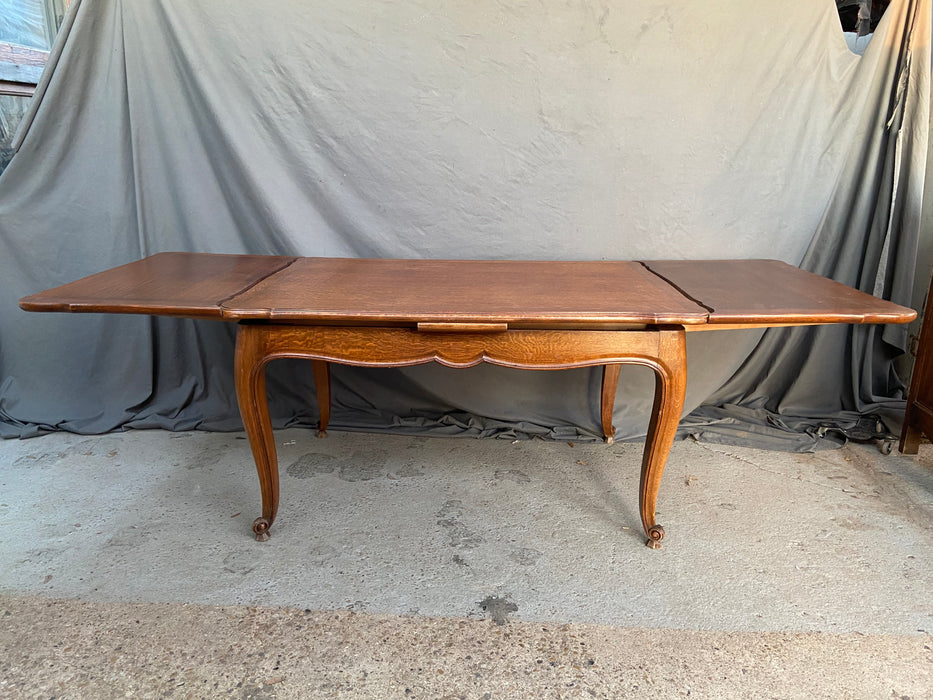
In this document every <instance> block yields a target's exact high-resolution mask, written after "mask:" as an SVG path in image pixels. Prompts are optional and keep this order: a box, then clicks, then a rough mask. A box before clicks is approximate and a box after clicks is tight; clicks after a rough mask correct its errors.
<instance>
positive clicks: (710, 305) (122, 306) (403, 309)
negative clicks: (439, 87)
mask: <svg viewBox="0 0 933 700" xmlns="http://www.w3.org/2000/svg"><path fill="white" fill-rule="evenodd" d="M20 306H21V307H22V308H23V309H25V310H27V311H70V312H99V313H135V314H152V315H164V316H182V317H189V318H210V319H218V320H228V321H262V320H264V321H272V322H283V323H307V324H314V323H324V324H339V325H380V326H382V325H389V326H414V325H417V324H426V325H430V324H440V325H443V324H476V325H477V326H501V327H503V328H505V327H508V328H562V327H575V328H611V327H625V326H628V325H683V326H685V327H688V328H692V329H695V330H700V329H701V328H704V329H712V328H713V327H717V326H718V327H723V328H725V327H732V326H736V325H750V326H769V325H796V324H802V323H905V322H908V321H911V320H913V319H914V318H915V317H916V312H914V311H913V310H911V309H908V308H905V307H903V306H899V305H897V304H893V303H891V302H888V301H885V300H882V299H878V298H876V297H874V296H871V295H870V294H865V293H863V292H860V291H858V290H855V289H852V288H850V287H847V286H845V285H842V284H839V283H837V282H834V281H832V280H829V279H826V278H824V277H820V276H818V275H814V274H811V273H808V272H804V271H802V270H799V269H798V268H795V267H793V266H792V265H788V264H786V263H783V262H779V261H776V260H702V261H696V260H691V261H686V260H665V261H645V262H638V261H525V260H394V259H388V260H386V259H382V260H371V259H348V258H297V257H287V256H263V255H216V254H209V253H160V254H158V255H153V256H150V257H148V258H144V259H143V260H139V261H137V262H133V263H129V264H127V265H122V266H120V267H116V268H112V269H110V270H106V271H104V272H100V273H97V274H95V275H91V276H90V277H85V278H84V279H81V280H78V281H76V282H72V283H70V284H66V285H63V286H61V287H56V288H54V289H50V290H47V291H44V292H40V293H38V294H33V295H31V296H27V297H24V298H23V299H21V300H20Z"/></svg>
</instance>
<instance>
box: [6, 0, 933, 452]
mask: <svg viewBox="0 0 933 700" xmlns="http://www.w3.org/2000/svg"><path fill="white" fill-rule="evenodd" d="M552 5H553V6H552ZM930 24H931V8H930V0H894V1H893V2H892V3H891V5H890V6H889V8H888V10H887V12H886V13H885V17H884V18H883V20H882V21H881V23H880V24H879V26H878V28H877V30H876V31H875V34H874V36H873V38H872V39H871V41H870V42H869V45H868V47H867V49H866V51H865V53H864V55H862V56H857V55H855V54H853V53H852V52H851V51H849V50H848V48H847V46H846V42H845V39H844V37H843V34H842V31H841V28H840V26H839V21H838V17H837V15H836V10H835V6H834V3H833V2H831V1H830V0H825V2H814V1H813V0H791V1H790V2H785V3H780V4H776V3H770V4H768V3H765V4H759V3H756V4H750V3H747V2H745V1H744V0H743V1H740V0H727V1H726V2H722V3H716V4H715V7H713V6H711V5H710V4H709V3H706V2H699V0H684V2H679V3H673V4H671V3H666V2H661V1H660V0H647V1H646V2H642V3H638V6H637V7H629V6H626V7H620V6H619V5H618V3H610V2H608V1H605V2H599V1H597V2H593V3H562V4H559V6H558V4H554V3H552V4H544V5H539V4H531V3H526V2H511V1H509V2H491V1H488V0H477V1H476V2H472V3H454V2H446V1H445V0H440V1H437V0H432V1H431V2H427V1H426V0H399V1H398V2H380V3H374V2H366V1H363V0H341V1H340V2H328V1H325V2H315V3H304V2H300V1H298V0H283V1H282V2H279V3H274V4H266V3H221V2H219V0H203V1H202V2H198V3H191V2H186V1H184V0H76V1H75V2H73V3H72V5H71V8H70V10H69V14H68V16H67V17H66V20H65V24H64V26H63V28H62V30H61V32H60V34H59V37H58V40H57V42H56V45H55V46H54V47H53V50H52V55H51V59H50V62H49V65H48V66H47V68H46V70H45V72H44V73H43V77H42V81H41V83H40V85H39V87H38V89H37V93H36V98H35V100H34V102H33V104H32V107H31V110H30V112H29V114H27V116H26V118H25V119H24V120H23V125H22V127H21V131H20V133H19V135H18V140H17V142H16V144H15V147H16V149H17V152H16V154H15V156H14V157H13V159H12V161H11V163H10V165H9V166H8V168H7V170H6V171H5V172H4V173H3V175H2V176H0V300H2V303H0V434H2V435H4V436H6V437H14V436H20V437H22V436H29V435H34V434H38V433H41V432H43V431H47V430H70V431H76V432H81V433H98V432H104V431H109V430H114V429H119V428H127V427H136V428H146V427H164V428H169V429H173V430H184V429H193V428H201V429H213V430H230V429H238V428H239V427H240V425H241V424H240V421H239V416H238V412H237V408H236V400H235V393H234V390H233V373H232V356H233V337H234V330H235V329H234V328H233V327H232V326H230V325H228V324H224V323H218V322H209V321H194V320H185V319H165V318H159V319H152V318H146V317H130V316H95V315H80V316H78V315H66V314H27V313H25V312H22V311H21V310H19V309H18V308H17V306H16V300H17V299H18V298H19V297H21V296H24V295H26V294H29V293H33V292H36V291H39V290H41V289H45V288H48V287H52V286H56V285H58V284H62V283H65V282H68V281H71V280H73V279H76V278H78V277H81V276H84V275H87V274H91V273H93V272H97V271H100V270H103V269H105V268H108V267H112V266H115V265H118V264H122V263H125V262H128V261H131V260H134V259H138V258H140V257H142V256H145V255H149V254H153V253H156V252H161V251H168V250H180V251H194V252H217V253H270V254H285V255H313V256H348V257H399V258H401V257H406V258H412V257H413V258H445V259H469V258H476V259H501V258H505V259H541V260H567V259H586V260H591V259H642V260H650V259H664V258H693V259H716V258H778V259H781V260H784V261H786V262H789V263H791V264H795V265H801V266H802V267H804V268H806V269H809V270H812V271H815V272H818V273H820V274H824V275H826V276H829V277H832V278H834V279H838V280H840V281H842V282H845V283H847V284H850V285H852V286H856V287H858V288H860V289H862V290H864V291H868V292H871V293H875V294H878V295H879V296H884V297H885V298H888V299H891V300H893V301H895V302H898V303H901V304H905V305H909V303H910V293H911V288H912V284H913V274H914V267H915V257H916V251H917V245H918V240H919V236H920V208H921V200H922V191H923V179H924V175H925V166H926V155H927V139H928V128H929V96H930ZM905 349H906V335H905V330H904V329H903V328H901V327H890V328H885V329H881V328H869V327H864V328H851V327H845V326H840V327H826V328H805V329H792V330H774V331H767V332H764V333H763V332H761V331H757V330H741V331H722V332H715V333H695V334H691V335H690V336H689V341H688V359H689V371H690V376H689V380H688V388H687V400H686V406H685V413H690V415H689V416H687V417H686V418H685V420H684V422H683V426H682V430H683V432H684V433H685V434H693V435H696V436H699V437H701V438H705V439H713V440H726V441H737V442H744V443H746V444H762V445H769V444H774V445H778V444H780V441H781V440H788V441H789V442H787V443H785V444H786V445H789V446H791V448H792V449H810V448H812V447H813V446H814V445H815V444H816V443H818V442H819V441H820V440H819V438H818V437H816V432H815V429H816V427H817V426H825V425H837V424H845V423H846V422H847V421H848V422H851V421H852V420H854V419H858V418H859V417H861V416H864V415H867V414H874V413H877V412H879V411H886V412H887V413H888V414H890V415H896V413H897V411H898V410H902V409H903V393H904V391H903V385H902V382H901V380H900V378H899V377H898V376H897V374H896V372H895V370H894V367H895V363H894V361H895V359H896V358H897V356H898V355H899V354H901V353H903V352H904V351H905ZM269 378H270V383H269V393H270V398H271V400H272V405H271V408H272V414H273V420H274V424H275V425H276V426H279V427H281V426H286V425H308V424H312V423H314V421H315V420H316V415H317V408H316V406H315V405H314V399H313V396H314V386H313V379H312V377H311V371H310V368H309V367H308V364H307V363H303V362H298V361H278V362H276V363H273V364H272V365H271V366H270V370H269ZM333 382H334V386H333V401H334V405H333V413H332V419H331V425H332V426H333V427H334V428H336V429H340V428H343V429H351V430H353V429H359V430H372V431H379V430H394V431H404V432H411V433H423V434H444V435H474V436H499V437H503V436H504V437H517V438H522V437H528V436H541V437H547V438H553V439H597V438H598V436H599V432H600V429H599V416H598V414H597V406H598V400H597V397H598V393H599V372H598V370H590V369H581V370H567V371H562V372H521V371H516V370H509V369H505V368H500V367H492V366H479V367H476V368H472V369H469V370H451V369H448V368H443V367H440V366H436V365H424V366H418V367H411V368H402V369H378V370H377V369H365V368H349V367H335V368H334V370H333ZM652 391H653V378H652V377H651V376H650V372H648V371H647V370H644V369H643V368H625V369H624V371H623V374H622V378H621V381H620V385H619V392H618V395H617V400H616V413H615V417H614V418H615V423H616V426H617V437H618V438H619V439H625V438H639V437H640V436H643V435H644V432H645V429H646V426H647V418H648V415H649V413H650V407H651V396H652ZM775 440H777V441H778V442H774V441H775Z"/></svg>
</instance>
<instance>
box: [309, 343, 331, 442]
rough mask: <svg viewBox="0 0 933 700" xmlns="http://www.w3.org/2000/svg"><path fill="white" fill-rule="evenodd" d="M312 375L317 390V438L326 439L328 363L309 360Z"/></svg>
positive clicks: (328, 407)
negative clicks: (318, 416)
mask: <svg viewBox="0 0 933 700" xmlns="http://www.w3.org/2000/svg"><path fill="white" fill-rule="evenodd" d="M311 371H312V372H313V373H314V387H315V389H316V390H317V409H318V413H319V415H320V419H319V420H318V423H317V436H318V437H319V438H323V437H327V424H328V423H329V422H330V363H329V362H324V361H323V360H311Z"/></svg>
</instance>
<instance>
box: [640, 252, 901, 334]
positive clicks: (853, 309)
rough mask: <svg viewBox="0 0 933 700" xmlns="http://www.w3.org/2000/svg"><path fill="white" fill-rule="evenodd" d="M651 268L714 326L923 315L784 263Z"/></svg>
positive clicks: (665, 263)
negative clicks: (705, 312) (694, 303)
mask: <svg viewBox="0 0 933 700" xmlns="http://www.w3.org/2000/svg"><path fill="white" fill-rule="evenodd" d="M644 264H645V266H646V267H647V268H648V269H649V270H651V271H652V272H654V273H656V274H658V275H659V276H661V277H662V278H663V279H665V280H667V281H668V282H669V283H670V284H672V285H673V286H675V287H676V288H677V289H679V290H681V292H683V293H684V294H685V295H686V296H687V297H689V298H691V299H694V300H696V301H697V303H699V304H700V305H702V306H703V307H705V308H706V309H708V311H709V318H708V321H707V322H708V323H709V324H710V325H711V326H712V325H718V324H761V325H773V324H789V325H799V324H812V323H907V322H909V321H912V320H913V319H914V318H916V316H917V313H916V312H915V311H914V310H913V309H908V308H906V307H903V306H899V305H897V304H893V303H891V302H889V301H885V300H884V299H878V298H877V297H874V296H872V295H871V294H866V293H864V292H860V291H858V290H857V289H853V288H852V287H847V286H846V285H844V284H840V283H839V282H834V281H833V280H830V279H827V278H825V277H820V276H819V275H814V274H813V273H811V272H805V271H804V270H801V269H799V268H796V267H794V266H793V265H788V264H787V263H784V262H781V261H779V260H702V261H699V260H651V261H646V262H645V263H644Z"/></svg>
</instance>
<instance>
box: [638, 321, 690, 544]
mask: <svg viewBox="0 0 933 700" xmlns="http://www.w3.org/2000/svg"><path fill="white" fill-rule="evenodd" d="M659 341H660V342H659V344H658V345H659V349H658V357H657V362H656V363H653V364H652V365H651V367H652V369H653V370H654V373H655V390H654V406H653V408H652V409H651V421H650V422H649V424H648V434H647V436H646V439H645V452H644V455H643V456H642V464H641V483H640V485H639V489H638V507H639V510H640V511H641V523H642V526H643V527H644V528H645V533H646V534H647V535H648V542H647V545H648V546H649V547H651V548H652V549H658V548H660V547H661V540H663V539H664V528H663V527H661V526H660V525H658V524H657V522H655V505H656V504H657V500H658V489H659V488H660V486H661V475H662V474H663V473H664V465H665V464H666V463H667V456H668V453H669V452H670V450H671V445H672V444H673V443H674V437H675V436H676V435H677V425H678V424H679V423H680V414H681V413H682V412H683V407H684V396H685V394H686V388H687V347H686V339H685V335H684V332H683V330H679V331H662V332H661V333H660V339H659Z"/></svg>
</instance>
